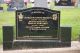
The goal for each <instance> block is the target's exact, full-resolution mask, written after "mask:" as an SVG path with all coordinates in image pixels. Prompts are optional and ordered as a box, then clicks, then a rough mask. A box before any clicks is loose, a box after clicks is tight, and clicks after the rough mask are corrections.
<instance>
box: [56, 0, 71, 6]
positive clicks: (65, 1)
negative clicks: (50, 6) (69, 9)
mask: <svg viewBox="0 0 80 53" xmlns="http://www.w3.org/2000/svg"><path fill="white" fill-rule="evenodd" d="M55 5H56V6H72V3H71V0H55Z"/></svg>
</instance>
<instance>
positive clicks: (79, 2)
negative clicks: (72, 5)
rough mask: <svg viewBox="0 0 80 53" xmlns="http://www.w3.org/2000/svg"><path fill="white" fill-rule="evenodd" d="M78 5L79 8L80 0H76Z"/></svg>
mask: <svg viewBox="0 0 80 53" xmlns="http://www.w3.org/2000/svg"><path fill="white" fill-rule="evenodd" d="M78 7H79V8H80V0H78Z"/></svg>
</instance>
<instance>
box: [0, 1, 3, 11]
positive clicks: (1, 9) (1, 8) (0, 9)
mask: <svg viewBox="0 0 80 53" xmlns="http://www.w3.org/2000/svg"><path fill="white" fill-rule="evenodd" d="M1 4H2V0H0V12H2V11H3V7H1Z"/></svg>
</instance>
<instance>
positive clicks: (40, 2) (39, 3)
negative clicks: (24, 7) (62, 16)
mask: <svg viewBox="0 0 80 53" xmlns="http://www.w3.org/2000/svg"><path fill="white" fill-rule="evenodd" d="M34 7H44V8H48V2H47V0H34Z"/></svg>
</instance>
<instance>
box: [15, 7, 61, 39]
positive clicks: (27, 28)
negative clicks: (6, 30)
mask: <svg viewBox="0 0 80 53" xmlns="http://www.w3.org/2000/svg"><path fill="white" fill-rule="evenodd" d="M59 16H60V12H59V11H54V10H50V9H47V8H39V7H34V8H29V9H25V10H18V11H16V30H17V31H16V32H17V37H16V38H17V39H26V40H28V39H31V40H32V39H34V40H36V39H38V40H39V39H40V40H44V39H47V40H48V39H51V40H53V39H58V30H59V27H60V18H59Z"/></svg>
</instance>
